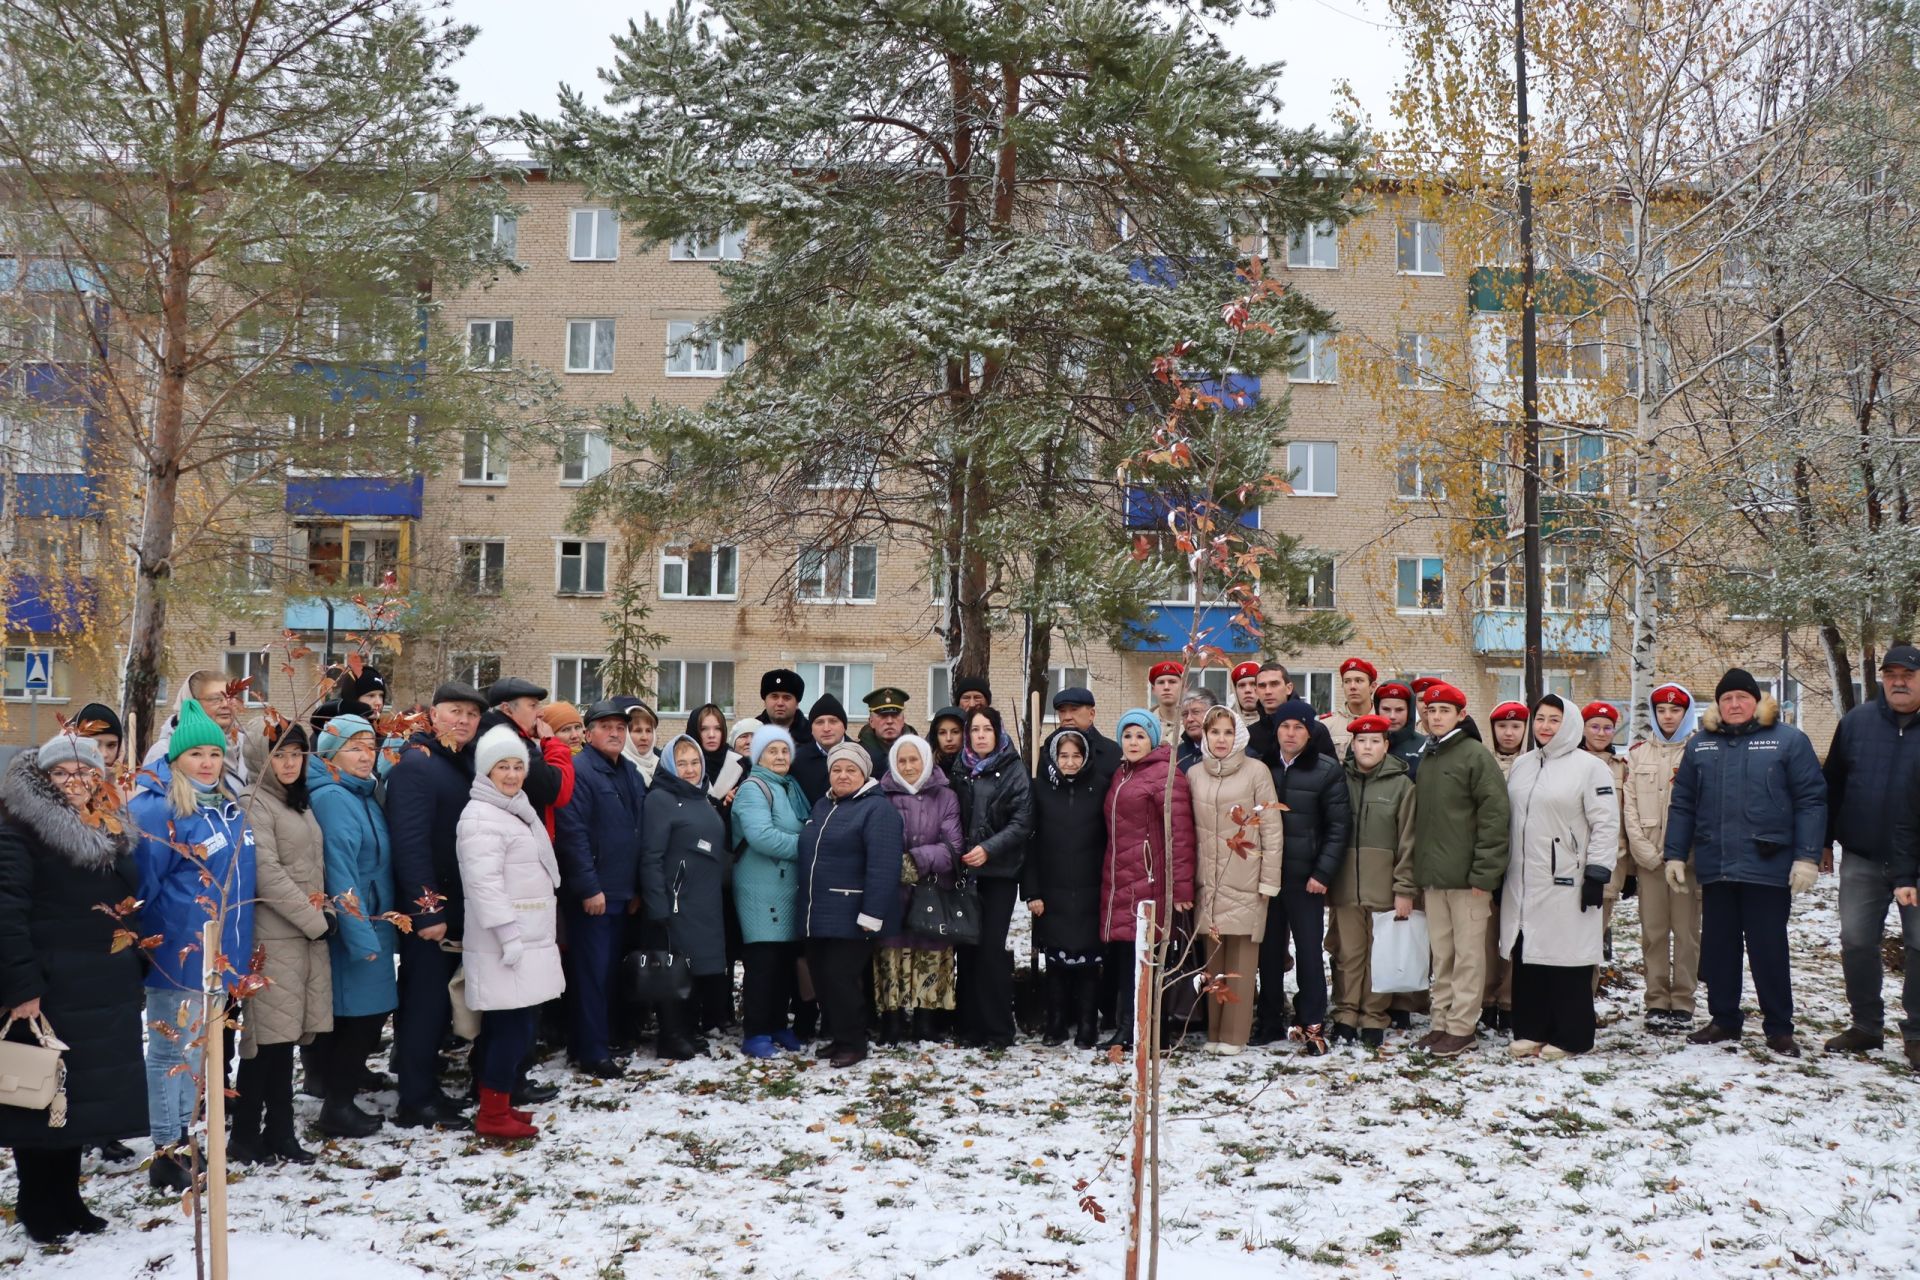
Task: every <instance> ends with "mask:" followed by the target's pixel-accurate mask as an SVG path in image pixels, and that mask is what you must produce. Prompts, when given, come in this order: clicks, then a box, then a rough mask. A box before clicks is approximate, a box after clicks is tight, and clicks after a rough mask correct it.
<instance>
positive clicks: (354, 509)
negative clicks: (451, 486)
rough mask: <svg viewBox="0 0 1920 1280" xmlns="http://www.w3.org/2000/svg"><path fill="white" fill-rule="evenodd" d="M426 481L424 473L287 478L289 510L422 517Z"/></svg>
mask: <svg viewBox="0 0 1920 1280" xmlns="http://www.w3.org/2000/svg"><path fill="white" fill-rule="evenodd" d="M425 491H426V484H425V482H424V480H422V478H421V477H420V476H417V475H413V476H400V477H398V478H393V479H389V478H383V477H367V476H306V477H302V478H299V479H294V480H289V481H287V514H288V515H295V516H334V517H336V518H339V519H342V520H355V519H359V520H365V519H370V518H380V519H396V518H397V519H404V520H418V519H419V518H420V510H421V497H422V495H423V494H424V493H425Z"/></svg>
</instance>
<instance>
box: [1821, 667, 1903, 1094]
mask: <svg viewBox="0 0 1920 1280" xmlns="http://www.w3.org/2000/svg"><path fill="white" fill-rule="evenodd" d="M1916 766H1920V648H1915V647H1914V646H1913V645H1910V644H1901V645H1895V646H1894V647H1893V648H1891V649H1889V650H1887V655H1886V657H1885V658H1883V659H1881V662H1880V696H1879V697H1877V698H1875V699H1874V700H1873V701H1872V702H1868V703H1863V704H1862V705H1860V706H1857V707H1855V708H1854V709H1853V710H1852V711H1849V712H1848V713H1847V714H1846V716H1845V717H1844V718H1842V719H1841V721H1840V724H1839V726H1838V727H1837V728H1835V729H1834V731H1833V745H1832V746H1831V747H1830V748H1828V750H1827V764H1826V775H1827V858H1826V865H1827V866H1829V867H1830V866H1831V865H1832V859H1833V852H1834V845H1836V844H1838V845H1839V846H1840V851H1841V857H1840V969H1841V972H1842V973H1843V974H1844V975H1845V977H1846V983H1847V1004H1848V1006H1849V1007H1850V1009H1851V1010H1852V1014H1853V1018H1852V1025H1851V1026H1849V1027H1848V1028H1847V1029H1846V1030H1845V1031H1842V1032H1841V1033H1840V1034H1839V1035H1837V1036H1834V1037H1833V1038H1832V1039H1831V1040H1828V1041H1827V1044H1826V1048H1827V1052H1829V1053H1866V1052H1869V1051H1871V1050H1874V1049H1878V1048H1880V1047H1881V1045H1882V1044H1883V1043H1884V1042H1885V1031H1884V1027H1885V1023H1886V1014H1887V1006H1886V1002H1885V1001H1884V1000H1883V999H1882V997H1881V993H1880V988H1881V980H1882V963H1881V959H1880V937H1881V933H1882V931H1883V930H1884V929H1885V927H1886V922H1887V908H1888V906H1890V905H1896V904H1897V905H1898V907H1899V909H1900V935H1901V939H1902V941H1903V943H1904V945H1905V948H1906V966H1905V970H1904V978H1903V981H1902V983H1901V991H1900V996H1901V1000H1900V1003H1901V1012H1902V1013H1903V1014H1904V1015H1905V1016H1904V1017H1903V1018H1902V1019H1901V1020H1900V1037H1901V1039H1902V1040H1903V1041H1904V1042H1905V1045H1906V1055H1907V1062H1908V1063H1909V1064H1911V1065H1912V1066H1913V1067H1914V1068H1915V1069H1916V1070H1920V891H1916V889H1915V862H1916V859H1915V835H1916V834H1920V827H1916V825H1915V824H1914V823H1913V822H1912V820H1911V818H1912V812H1913V796H1914V795H1915V787H1916V784H1920V774H1917V773H1916Z"/></svg>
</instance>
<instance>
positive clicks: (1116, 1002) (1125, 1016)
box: [1100, 942, 1140, 1044]
mask: <svg viewBox="0 0 1920 1280" xmlns="http://www.w3.org/2000/svg"><path fill="white" fill-rule="evenodd" d="M1101 950H1102V963H1101V966H1100V967H1101V969H1102V971H1103V972H1105V973H1106V974H1107V975H1108V976H1109V977H1112V978H1113V979H1114V984H1113V997H1112V998H1113V1034H1115V1035H1117V1036H1119V1037H1120V1038H1121V1039H1122V1040H1124V1041H1126V1042H1127V1043H1128V1044H1132V1043H1133V994H1134V988H1135V987H1136V986H1137V985H1138V983H1139V976H1140V975H1139V974H1137V973H1135V972H1134V965H1133V944H1132V943H1131V942H1109V943H1107V944H1106V945H1105V946H1104V947H1103V948H1102V949H1101Z"/></svg>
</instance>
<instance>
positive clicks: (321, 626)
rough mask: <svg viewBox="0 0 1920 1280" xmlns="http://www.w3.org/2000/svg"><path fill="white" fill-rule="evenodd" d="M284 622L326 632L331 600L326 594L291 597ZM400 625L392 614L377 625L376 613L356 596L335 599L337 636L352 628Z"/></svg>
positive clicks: (388, 628)
mask: <svg viewBox="0 0 1920 1280" xmlns="http://www.w3.org/2000/svg"><path fill="white" fill-rule="evenodd" d="M281 625H283V626H284V627H286V629H287V630H289V631H311V632H313V633H315V634H316V635H318V634H323V633H324V632H325V631H326V629H327V601H326V600H325V599H324V598H320V599H307V600H289V601H287V608H286V613H285V615H284V620H283V622H282V624H281ZM399 625H400V624H399V620H398V619H397V618H389V619H387V620H386V621H385V622H384V623H382V625H380V626H379V627H377V628H376V627H375V626H374V619H373V615H372V614H371V613H370V612H368V611H367V610H366V609H363V608H361V607H360V606H359V605H357V604H355V603H354V602H353V601H352V600H346V599H336V600H334V601H333V633H334V635H336V636H338V635H341V634H343V633H345V632H349V631H373V630H381V631H392V630H395V629H397V628H398V627H399Z"/></svg>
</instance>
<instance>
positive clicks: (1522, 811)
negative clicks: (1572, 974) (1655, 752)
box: [1500, 716, 1620, 968]
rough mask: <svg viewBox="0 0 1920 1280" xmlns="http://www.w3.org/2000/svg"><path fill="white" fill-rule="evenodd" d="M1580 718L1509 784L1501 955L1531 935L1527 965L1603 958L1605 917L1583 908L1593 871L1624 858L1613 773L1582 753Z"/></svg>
mask: <svg viewBox="0 0 1920 1280" xmlns="http://www.w3.org/2000/svg"><path fill="white" fill-rule="evenodd" d="M1585 734H1586V726H1585V725H1584V724H1582V723H1581V721H1580V718H1579V717H1578V716H1568V717H1567V718H1566V719H1565V720H1563V721H1562V722H1561V724H1560V731H1559V732H1558V733H1556V734H1554V736H1553V741H1552V742H1549V743H1548V744H1547V745H1546V746H1545V747H1543V748H1541V749H1540V750H1538V751H1529V752H1527V753H1526V754H1525V755H1523V756H1521V757H1520V759H1518V760H1517V761H1515V762H1514V765H1513V773H1512V775H1511V776H1510V777H1509V778H1508V779H1507V798H1508V801H1509V803H1510V805H1511V807H1512V818H1511V822H1512V829H1511V835H1510V837H1509V840H1508V847H1509V849H1510V850H1511V857H1510V859H1509V861H1508V863H1507V879H1506V884H1505V886H1504V887H1503V888H1502V890H1501V893H1500V954H1501V955H1502V956H1503V957H1505V958H1507V959H1509V960H1510V959H1512V958H1513V944H1514V940H1515V939H1517V938H1518V937H1519V936H1520V935H1521V934H1522V933H1525V934H1526V936H1527V947H1526V960H1527V963H1528V964H1539V965H1556V966H1563V967H1575V968H1577V967H1580V966H1583V965H1590V964H1599V963H1600V962H1601V960H1602V959H1603V958H1604V942H1603V939H1602V932H1603V930H1602V927H1601V912H1600V910H1599V909H1598V908H1588V909H1582V907H1581V905H1580V891H1581V886H1582V882H1583V880H1584V879H1585V877H1586V874H1587V869H1588V868H1589V867H1600V868H1604V869H1605V871H1606V873H1607V875H1608V876H1609V877H1611V876H1612V875H1613V869H1614V866H1615V865H1616V864H1617V863H1618V861H1619V859H1620V801H1619V798H1618V797H1617V796H1615V794H1614V791H1615V790H1616V788H1615V787H1614V783H1613V771H1612V770H1611V769H1609V768H1607V766H1606V763H1605V762H1604V761H1602V760H1601V759H1600V758H1599V757H1598V756H1596V755H1594V754H1593V753H1592V752H1590V751H1584V750H1582V749H1581V747H1580V742H1581V739H1582V738H1583V737H1584V736H1585Z"/></svg>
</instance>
